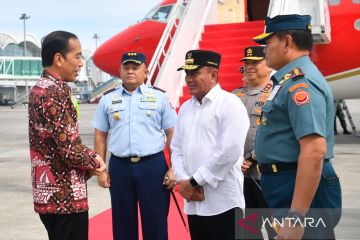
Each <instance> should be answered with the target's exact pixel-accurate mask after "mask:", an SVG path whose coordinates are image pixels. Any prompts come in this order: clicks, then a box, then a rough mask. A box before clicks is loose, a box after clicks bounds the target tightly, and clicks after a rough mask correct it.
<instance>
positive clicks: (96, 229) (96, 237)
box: [89, 192, 190, 240]
mask: <svg viewBox="0 0 360 240" xmlns="http://www.w3.org/2000/svg"><path fill="white" fill-rule="evenodd" d="M175 195H176V198H177V200H178V202H179V205H180V208H181V210H182V209H183V206H184V202H183V199H182V197H181V196H180V195H179V194H178V193H177V192H175ZM183 216H184V218H185V221H186V225H188V224H187V217H186V215H185V214H184V213H183ZM139 219H140V216H139ZM168 225H169V240H190V235H189V233H188V232H186V230H185V227H184V225H183V223H182V221H181V217H180V215H179V213H178V211H177V208H176V205H175V203H174V201H173V199H172V197H171V202H170V211H169V217H168ZM139 230H140V231H139V236H140V239H142V234H141V226H140V224H139ZM111 239H113V237H112V225H111V209H108V210H106V211H104V212H102V213H100V214H98V215H96V216H94V217H92V218H91V219H90V226H89V240H111Z"/></svg>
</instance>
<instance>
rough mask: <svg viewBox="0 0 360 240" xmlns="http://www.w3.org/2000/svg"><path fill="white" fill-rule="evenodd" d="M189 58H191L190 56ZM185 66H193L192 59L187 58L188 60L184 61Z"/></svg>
mask: <svg viewBox="0 0 360 240" xmlns="http://www.w3.org/2000/svg"><path fill="white" fill-rule="evenodd" d="M190 57H191V56H190ZM185 64H186V65H192V64H194V59H193V58H188V59H186V60H185Z"/></svg>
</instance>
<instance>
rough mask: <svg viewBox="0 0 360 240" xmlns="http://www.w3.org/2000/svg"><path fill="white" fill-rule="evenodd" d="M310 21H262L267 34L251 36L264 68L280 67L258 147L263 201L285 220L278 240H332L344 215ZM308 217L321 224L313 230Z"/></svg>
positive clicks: (329, 108)
mask: <svg viewBox="0 0 360 240" xmlns="http://www.w3.org/2000/svg"><path fill="white" fill-rule="evenodd" d="M310 20H311V17H310V16H309V15H296V14H293V15H279V16H275V17H274V18H267V19H266V31H265V33H263V34H261V35H259V36H257V37H255V38H254V41H256V42H258V43H260V44H266V48H265V59H266V63H267V65H268V66H269V67H271V68H273V69H275V70H277V72H276V74H275V75H274V77H273V78H272V80H273V82H274V88H273V91H272V93H271V95H270V96H269V98H268V101H267V103H266V105H265V106H264V107H263V109H262V110H263V115H262V118H261V124H260V126H259V128H258V132H257V136H256V142H255V152H256V159H257V161H258V163H259V165H258V166H259V170H260V172H261V174H262V175H261V180H260V183H261V187H262V189H263V193H264V197H265V199H266V201H267V204H268V205H269V207H270V208H274V209H273V214H274V217H275V218H282V219H283V220H284V224H283V225H282V226H280V227H279V228H278V236H277V239H300V238H302V237H303V238H306V239H334V238H335V234H334V227H335V225H336V224H337V222H338V220H339V218H340V214H341V189H340V183H339V179H338V177H337V175H336V173H335V170H334V168H333V166H332V163H331V159H332V158H333V145H334V132H333V127H334V125H333V124H334V122H333V121H334V99H333V96H332V92H331V89H330V87H329V86H328V84H327V83H326V80H325V78H324V77H323V76H322V74H321V73H320V72H319V70H318V69H317V68H316V66H315V65H314V64H313V63H312V62H311V60H310V58H309V53H310V51H311V48H312V44H313V41H312V35H311V26H310ZM275 208H276V209H275ZM280 208H282V210H280ZM315 208H317V209H315ZM319 208H323V211H320V210H319ZM325 208H326V209H327V210H328V209H331V211H329V210H328V211H326V210H325ZM284 209H285V210H284ZM305 216H306V217H311V218H315V219H313V220H314V221H315V222H317V223H318V222H319V221H322V222H323V223H324V224H322V223H321V224H317V226H316V227H313V228H311V227H309V226H308V225H306V222H305V221H304V220H305V219H304V217H305ZM320 218H321V220H320ZM282 219H278V220H282ZM304 230H305V233H304Z"/></svg>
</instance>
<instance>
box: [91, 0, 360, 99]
mask: <svg viewBox="0 0 360 240" xmlns="http://www.w3.org/2000/svg"><path fill="white" fill-rule="evenodd" d="M219 2H223V1H219ZM238 2H239V1H238ZM359 2H360V1H359V0H329V1H328V5H329V14H330V20H331V21H330V22H331V42H330V44H316V45H314V48H313V50H312V52H311V55H310V57H311V59H312V61H313V62H314V63H315V64H316V65H317V67H318V68H319V69H320V71H321V72H322V73H323V75H324V76H325V77H326V78H327V80H328V82H329V85H330V86H331V88H332V89H333V92H334V96H335V98H337V99H351V98H360V80H359V79H360V47H359V46H358V44H359V43H360V4H359ZM175 3H176V0H164V1H162V2H161V3H160V4H159V5H157V6H155V7H154V8H153V9H152V10H151V11H150V12H149V13H148V14H147V15H146V16H145V18H144V19H143V20H141V21H140V22H138V23H136V24H135V25H132V26H130V27H128V28H127V29H125V30H124V31H122V32H120V33H118V34H116V35H115V36H113V37H112V38H110V39H109V40H107V41H106V42H104V43H103V44H102V45H101V46H100V47H99V48H98V49H97V50H96V52H95V54H94V56H93V60H94V63H95V64H96V65H97V66H98V67H99V68H100V69H101V70H103V71H104V72H107V73H109V74H111V75H113V76H117V77H119V73H118V69H119V59H120V58H121V55H122V54H123V53H124V52H126V51H129V50H131V51H139V52H143V53H144V54H145V55H146V58H147V59H148V61H150V60H151V58H152V56H153V54H154V51H155V49H156V47H157V44H158V42H159V39H160V38H161V36H162V33H163V31H164V29H165V27H166V23H167V22H166V21H167V16H168V15H169V13H170V11H171V8H172V7H173V6H174V5H175ZM264 3H265V4H264ZM244 4H245V6H244V9H245V13H244V14H245V16H248V19H247V20H248V21H249V20H250V17H251V18H252V19H251V20H263V19H264V18H265V15H266V12H267V8H268V6H269V0H267V1H256V0H248V1H244ZM259 9H260V10H259ZM259 12H262V13H259ZM249 22H250V21H249ZM254 36H255V35H254ZM253 44H255V43H253ZM241 54H242V52H241V53H239V58H238V59H240V58H241ZM239 67H240V66H238V68H239ZM220 73H221V71H220ZM238 77H239V78H241V76H240V75H239V76H238ZM220 83H221V82H220ZM239 84H241V82H239ZM238 87H239V86H238ZM227 90H231V89H227Z"/></svg>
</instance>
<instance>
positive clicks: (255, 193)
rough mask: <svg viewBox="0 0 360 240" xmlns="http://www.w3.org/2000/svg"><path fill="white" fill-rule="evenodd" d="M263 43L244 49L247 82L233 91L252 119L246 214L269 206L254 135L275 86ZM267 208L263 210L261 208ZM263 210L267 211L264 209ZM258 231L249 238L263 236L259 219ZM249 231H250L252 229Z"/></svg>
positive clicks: (245, 168)
mask: <svg viewBox="0 0 360 240" xmlns="http://www.w3.org/2000/svg"><path fill="white" fill-rule="evenodd" d="M264 48H265V47H264V46H251V47H246V48H245V49H244V58H242V59H241V60H240V61H241V62H244V66H243V67H244V79H246V86H244V87H242V88H238V89H235V90H234V91H233V93H234V94H236V95H237V96H238V97H239V98H240V99H241V101H242V102H243V103H244V105H245V107H246V110H247V113H248V116H249V119H250V128H249V131H248V133H247V136H246V142H245V148H244V158H245V160H244V162H243V164H242V168H241V170H242V171H243V172H244V173H245V175H244V196H245V206H246V209H245V214H246V215H245V216H250V215H251V214H253V211H252V210H253V209H259V208H262V209H264V208H267V204H266V202H265V200H264V197H263V194H262V191H261V189H260V188H259V185H258V184H259V180H260V173H259V172H258V170H257V167H256V166H257V161H256V155H255V135H256V130H257V128H258V126H259V125H260V116H261V112H262V110H261V109H262V107H263V106H264V105H265V103H266V100H267V98H268V97H269V95H270V93H271V89H272V81H271V80H270V74H271V71H272V69H271V68H269V67H268V66H267V65H266V62H265V59H264V57H265V54H264ZM260 211H264V210H260ZM263 213H264V212H263ZM256 223H257V230H258V231H257V234H255V235H253V233H251V234H252V235H250V236H248V237H247V238H252V239H254V238H257V239H262V238H263V237H262V234H261V227H262V223H261V221H257V222H256ZM249 234H250V232H249ZM268 235H270V238H271V237H272V236H273V235H274V233H273V231H272V229H271V227H269V228H268Z"/></svg>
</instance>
